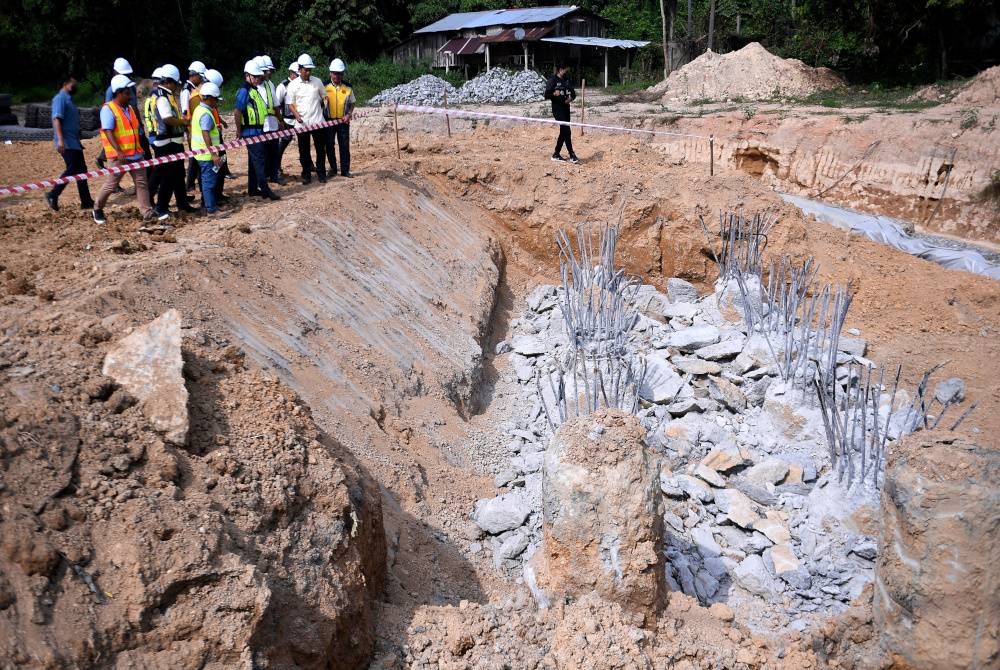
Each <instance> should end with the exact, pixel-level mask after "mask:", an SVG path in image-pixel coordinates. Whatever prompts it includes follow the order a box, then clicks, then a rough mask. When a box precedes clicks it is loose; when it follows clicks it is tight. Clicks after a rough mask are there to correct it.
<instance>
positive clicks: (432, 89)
mask: <svg viewBox="0 0 1000 670" xmlns="http://www.w3.org/2000/svg"><path fill="white" fill-rule="evenodd" d="M457 92H458V89H456V88H455V87H454V86H452V85H451V84H449V83H448V82H446V81H445V80H444V79H441V78H440V77H435V76H434V75H432V74H424V75H421V76H419V77H417V78H416V79H414V80H413V81H410V82H407V83H405V84H400V85H399V86H393V87H392V88H387V89H385V90H384V91H382V92H381V93H378V94H377V95H375V96H374V97H372V98H371V99H370V100H369V101H368V104H370V105H391V104H393V103H395V104H398V105H440V104H442V103H443V102H444V98H445V96H446V95H447V96H448V100H451V99H452V98H454V97H455V95H456V94H457Z"/></svg>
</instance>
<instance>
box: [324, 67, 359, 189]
mask: <svg viewBox="0 0 1000 670" xmlns="http://www.w3.org/2000/svg"><path fill="white" fill-rule="evenodd" d="M346 70H347V67H346V66H345V65H344V61H342V60H340V59H339V58H334V59H333V60H332V61H331V62H330V83H329V84H327V85H326V98H327V108H328V109H329V111H330V120H331V121H338V123H337V125H335V126H333V127H332V128H329V129H328V130H329V131H330V132H329V133H328V135H327V136H328V137H329V143H328V145H327V147H326V156H327V158H328V159H329V160H330V172H331V175H330V176H333V175H335V174H337V154H336V152H335V151H334V141H336V144H337V146H339V147H340V174H341V175H343V176H344V177H350V176H351V114H353V113H354V89H352V88H351V86H350V85H349V84H348V83H347V82H345V81H344V72H345V71H346Z"/></svg>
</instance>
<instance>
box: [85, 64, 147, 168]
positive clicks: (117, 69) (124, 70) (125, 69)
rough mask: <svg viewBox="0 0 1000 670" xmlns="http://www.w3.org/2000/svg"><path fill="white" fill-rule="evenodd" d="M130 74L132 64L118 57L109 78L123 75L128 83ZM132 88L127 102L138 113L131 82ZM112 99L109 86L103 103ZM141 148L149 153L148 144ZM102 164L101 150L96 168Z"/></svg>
mask: <svg viewBox="0 0 1000 670" xmlns="http://www.w3.org/2000/svg"><path fill="white" fill-rule="evenodd" d="M132 72H133V70H132V64H131V63H129V62H128V60H127V59H125V58H120V57H119V58H116V59H115V62H114V65H112V67H111V73H112V74H111V76H112V77H115V76H117V75H120V74H123V75H125V76H127V77H129V78H130V81H131V75H132ZM132 86H133V88H132V91H131V93H132V95H131V99H130V100H129V104H131V105H132V107H133V109H135V111H136V112H138V111H139V100H138V98H137V92H136V89H135V83H134V82H133V84H132ZM112 97H114V91H113V90H112V87H111V86H110V85H109V86H108V90H107V91H105V92H104V102H111V98H112ZM143 135H145V133H143ZM143 148H144V150H145V151H146V152H148V151H149V144H148V143H145V142H144V144H143ZM104 162H105V156H104V150H103V149H102V150H101V153H100V154H98V156H97V166H98V167H100V168H102V169H103V168H104Z"/></svg>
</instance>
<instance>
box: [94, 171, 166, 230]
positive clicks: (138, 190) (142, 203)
mask: <svg viewBox="0 0 1000 670" xmlns="http://www.w3.org/2000/svg"><path fill="white" fill-rule="evenodd" d="M121 165H125V161H123V160H122V159H121V158H109V159H108V167H118V166H121ZM128 174H130V175H131V176H132V181H133V182H134V183H135V198H136V200H137V201H138V203H139V211H140V212H142V215H143V217H146V216H152V214H153V208H152V207H150V206H149V185H148V184H147V183H146V170H145V169H139V170H132V171H131V172H129V173H128ZM124 176H125V173H119V174H112V175H108V178H107V179H105V180H104V185H103V186H101V191H100V192H99V193H98V194H97V200H96V201H95V202H94V209H104V205H105V204H106V203H107V202H108V198H110V197H111V194H112V193H114V192H115V189H116V188H118V184H120V183H121V181H122V177H124Z"/></svg>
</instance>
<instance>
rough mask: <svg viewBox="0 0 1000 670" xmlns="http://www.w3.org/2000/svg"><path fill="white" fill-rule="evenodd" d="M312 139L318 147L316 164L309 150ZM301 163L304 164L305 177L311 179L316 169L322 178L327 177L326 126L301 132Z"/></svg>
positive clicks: (303, 175)
mask: <svg viewBox="0 0 1000 670" xmlns="http://www.w3.org/2000/svg"><path fill="white" fill-rule="evenodd" d="M310 139H312V142H313V145H315V147H316V163H315V165H314V164H313V160H312V155H311V154H310V152H309V140H310ZM299 164H300V165H301V166H302V178H303V179H309V178H310V177H311V176H312V173H313V170H316V175H317V176H318V177H319V178H320V179H326V128H318V129H317V130H311V131H309V132H308V133H300V134H299Z"/></svg>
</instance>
